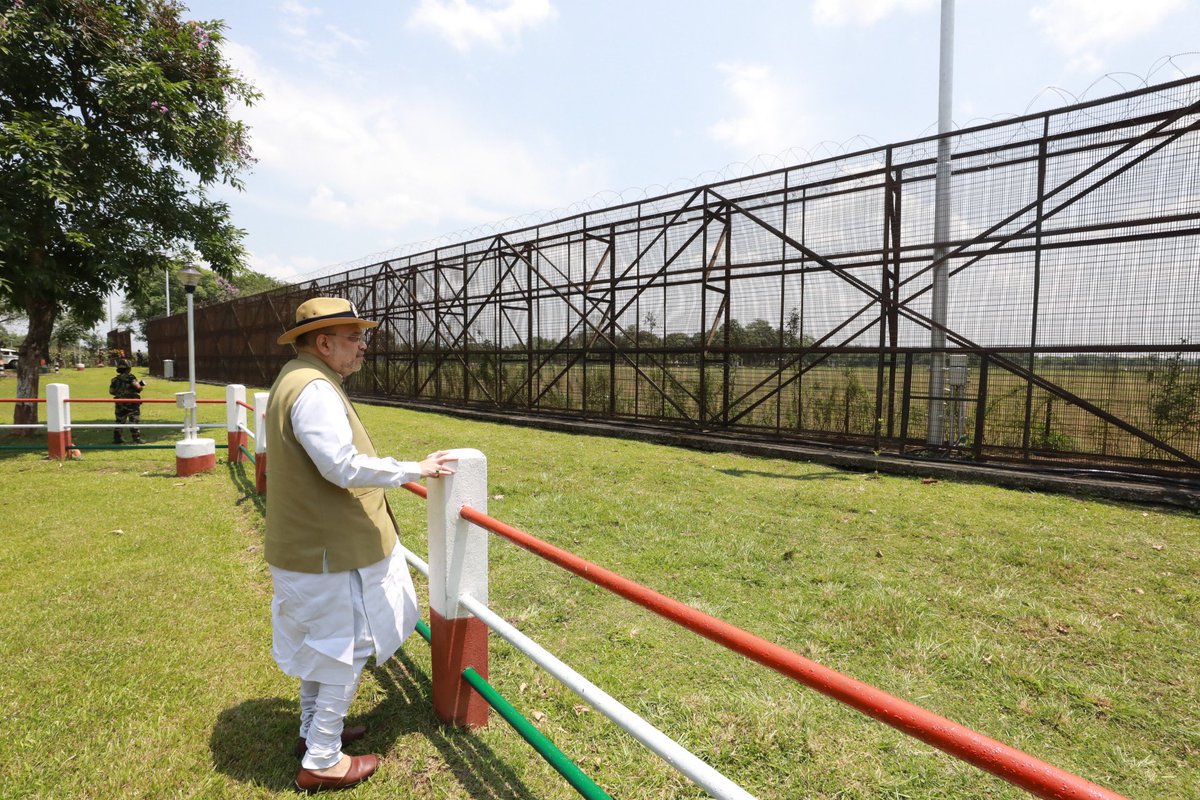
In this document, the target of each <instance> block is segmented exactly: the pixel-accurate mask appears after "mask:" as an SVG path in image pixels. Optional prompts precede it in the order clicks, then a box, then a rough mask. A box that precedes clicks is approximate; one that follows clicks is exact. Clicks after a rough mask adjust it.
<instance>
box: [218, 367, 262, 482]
mask: <svg viewBox="0 0 1200 800" xmlns="http://www.w3.org/2000/svg"><path fill="white" fill-rule="evenodd" d="M245 402H246V387H245V386H242V385H241V384H240V383H231V384H229V385H228V386H226V387H225V433H226V436H227V438H228V440H229V463H230V464H240V463H242V462H243V461H245V460H246V456H245V455H244V454H243V453H242V448H243V447H245V446H246V444H247V443H248V442H249V441H250V437H249V436H248V435H247V434H246V432H245V431H244V430H242V428H244V427H246V407H245V406H244V405H242V403H245ZM256 435H257V434H256Z"/></svg>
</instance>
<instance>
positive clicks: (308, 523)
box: [264, 297, 453, 792]
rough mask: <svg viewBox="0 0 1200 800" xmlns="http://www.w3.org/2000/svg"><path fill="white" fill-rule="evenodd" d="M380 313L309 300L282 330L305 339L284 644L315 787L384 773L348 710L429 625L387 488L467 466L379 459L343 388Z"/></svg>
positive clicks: (286, 555) (275, 556) (286, 488)
mask: <svg viewBox="0 0 1200 800" xmlns="http://www.w3.org/2000/svg"><path fill="white" fill-rule="evenodd" d="M378 324H379V323H377V322H371V321H369V320H365V319H362V318H361V317H359V316H358V311H357V310H356V309H355V308H354V306H353V305H352V304H351V303H350V302H348V301H346V300H343V299H340V298H333V297H317V298H313V299H311V300H308V301H306V302H304V303H302V304H301V305H300V307H299V308H297V309H296V321H295V324H294V325H293V326H292V327H291V328H290V329H289V330H288V331H287V332H286V333H284V334H283V335H282V336H280V337H279V340H278V341H279V344H282V345H286V344H294V345H295V348H296V351H297V355H296V358H294V359H292V360H291V361H289V362H288V363H287V364H285V365H284V367H283V369H282V370H280V372H279V376H278V377H277V378H276V379H275V385H274V386H272V387H271V396H270V402H269V405H268V407H267V441H268V442H269V443H270V453H271V459H270V466H269V468H268V469H269V472H268V481H269V484H268V491H267V534H266V545H265V548H264V550H265V556H266V559H267V563H268V564H269V565H270V568H271V577H272V581H273V583H274V598H273V600H272V602H271V623H272V639H273V644H272V648H271V653H272V655H273V656H274V658H275V660H276V662H277V663H278V664H279V666H280V668H281V669H283V671H284V672H285V673H287V674H288V675H294V676H296V677H298V678H300V739H299V740H298V741H297V743H296V755H298V756H300V757H301V758H302V759H303V760H302V761H301V768H300V771H299V772H298V773H297V774H296V788H298V789H301V790H303V791H308V792H315V791H319V790H322V789H341V788H345V787H347V786H353V785H355V784H357V783H360V782H362V781H364V780H366V779H367V778H368V777H370V776H371V774H372V773H374V772H375V769H376V768H377V766H378V758H377V757H376V756H374V755H367V756H347V755H345V754H343V753H342V749H341V748H342V744H343V743H345V742H349V741H353V740H355V739H359V738H361V737H362V736H363V735H365V734H366V728H365V727H363V726H359V727H355V728H345V727H344V722H345V717H346V713H347V711H348V710H349V708H350V702H351V701H352V700H353V699H354V693H355V691H356V689H357V687H358V679H359V676H360V675H361V673H362V669H363V666H364V665H365V663H366V660H367V657H368V656H370V655H372V654H374V656H375V660H376V662H377V663H382V662H383V661H386V660H387V659H388V658H390V657H391V656H392V654H393V653H395V652H396V650H397V649H399V647H400V644H401V643H402V642H403V641H404V639H405V638H407V637H408V635H409V634H410V633H412V631H413V628H414V627H415V625H416V622H417V618H418V612H417V599H416V593H415V592H414V591H413V585H412V579H411V577H410V576H409V573H408V565H407V564H406V563H405V561H404V557H403V555H401V550H400V548H398V547H396V544H397V529H396V521H395V518H394V517H393V516H392V512H391V509H390V508H389V507H388V505H387V500H386V498H385V496H384V491H385V490H386V489H390V488H395V487H398V486H400V485H401V484H403V483H407V482H409V481H413V480H416V479H418V478H419V477H422V476H425V477H433V478H436V477H439V476H442V475H450V474H453V470H452V469H451V468H450V467H447V466H444V464H445V462H446V461H449V460H451V459H450V457H449V456H448V455H447V453H446V452H444V451H439V452H437V453H434V454H432V455H430V456H429V457H428V458H426V459H425V460H424V461H421V462H419V463H417V462H412V461H396V460H395V459H392V458H380V457H378V456H377V455H376V453H375V448H374V446H373V445H372V444H371V439H370V437H369V436H368V435H367V432H366V430H365V429H364V428H363V425H362V422H361V421H360V420H359V418H358V414H357V413H355V410H354V406H353V405H352V404H351V403H350V399H349V398H348V397H347V396H346V393H345V391H343V389H342V379H343V378H345V377H346V376H347V375H351V374H353V373H355V372H357V371H358V370H359V369H361V368H362V363H363V355H364V353H365V352H366V349H367V340H366V336H367V335H368V334H367V331H368V330H370V329H371V328H374V327H376V326H377V325H378Z"/></svg>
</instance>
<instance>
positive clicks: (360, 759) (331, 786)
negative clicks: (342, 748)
mask: <svg viewBox="0 0 1200 800" xmlns="http://www.w3.org/2000/svg"><path fill="white" fill-rule="evenodd" d="M378 768H379V757H378V756H373V755H371V756H350V769H349V770H347V772H346V774H345V775H343V776H342V777H340V778H325V777H322V776H320V775H318V774H316V773H315V772H313V771H312V770H309V769H301V770H300V771H299V772H297V773H296V788H297V789H299V790H300V791H302V792H308V793H309V794H313V793H315V792H323V791H334V790H337V789H349V788H350V787H351V786H357V785H358V784H360V783H362V782H363V781H365V780H366V779H367V778H369V777H371V776H372V775H374V774H375V770H376V769H378Z"/></svg>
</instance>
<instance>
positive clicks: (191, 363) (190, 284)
mask: <svg viewBox="0 0 1200 800" xmlns="http://www.w3.org/2000/svg"><path fill="white" fill-rule="evenodd" d="M179 280H180V281H181V282H182V283H183V290H184V291H185V292H187V345H188V391H189V392H190V393H191V395H192V398H193V399H194V398H195V397H196V325H195V316H194V313H193V309H194V307H195V302H194V299H195V294H196V284H198V283H200V270H198V269H196V268H195V267H192V266H188V267H184V268H183V269H181V270H180V271H179ZM198 432H199V431H198V429H197V428H196V407H195V405H193V406H192V408H191V409H190V410H189V412H188V416H187V431H186V433H185V434H184V438H187V439H194V438H195V437H196V434H197V433H198Z"/></svg>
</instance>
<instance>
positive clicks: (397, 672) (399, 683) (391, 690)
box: [209, 636, 537, 800]
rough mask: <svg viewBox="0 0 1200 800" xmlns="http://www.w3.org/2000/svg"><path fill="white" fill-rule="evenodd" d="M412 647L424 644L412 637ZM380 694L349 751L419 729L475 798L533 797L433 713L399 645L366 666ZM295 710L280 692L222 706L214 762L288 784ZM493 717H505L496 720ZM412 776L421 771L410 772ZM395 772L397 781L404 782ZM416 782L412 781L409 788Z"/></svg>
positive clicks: (425, 684)
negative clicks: (361, 734)
mask: <svg viewBox="0 0 1200 800" xmlns="http://www.w3.org/2000/svg"><path fill="white" fill-rule="evenodd" d="M407 646H411V647H421V646H424V643H423V642H420V641H419V639H418V638H417V637H416V636H413V637H412V638H411V639H409V644H408V645H407ZM369 669H370V671H371V673H372V674H373V676H374V678H375V680H376V681H377V682H378V684H379V686H380V688H381V689H382V690H383V691H384V695H385V696H384V699H383V700H382V701H381V702H380V703H379V704H378V705H376V706H375V708H373V709H371V710H370V711H369V712H368V713H367V714H365V715H363V716H362V717H360V718H358V719H355V720H354V721H353V724H358V723H359V722H363V723H366V725H367V726H368V728H369V730H368V733H367V736H366V738H364V739H363V740H362V741H361V742H357V743H355V744H354V745H352V746H351V747H350V748H348V749H350V750H351V751H352V752H354V753H369V752H374V753H387V752H388V751H390V750H392V749H394V747H395V744H396V742H397V741H398V740H399V739H401V738H402V737H403V736H405V735H408V734H414V733H415V734H417V735H420V736H424V737H425V738H426V739H428V740H429V742H430V743H432V744H433V746H434V747H436V748H437V750H438V752H439V753H440V754H441V757H442V760H443V762H444V763H445V765H446V767H447V768H448V769H449V770H450V772H451V773H452V774H453V775H454V777H455V779H456V780H457V781H458V783H459V785H460V786H461V787H462V788H463V790H464V791H465V792H466V793H467V795H468V796H470V797H472V798H474V799H475V800H537V798H536V796H535V795H534V794H533V793H532V792H531V791H530V790H529V788H528V787H527V786H525V784H524V783H523V782H522V781H521V780H520V778H519V777H517V775H516V773H515V772H513V770H512V769H511V768H509V766H508V765H507V764H505V763H504V762H503V761H502V760H501V759H500V758H499V757H498V756H496V754H495V753H494V752H492V750H491V748H490V747H488V746H487V745H486V744H485V743H483V742H482V741H480V740H479V739H478V738H477V737H476V736H475V735H474V734H472V733H471V731H470V730H468V729H465V728H456V727H453V726H448V725H444V724H442V723H441V722H439V721H438V719H437V718H436V717H435V716H434V713H433V687H432V685H431V683H430V680H429V677H428V676H426V675H425V674H424V673H422V672H421V671H420V670H419V669H418V668H417V666H416V664H414V663H413V661H412V660H411V659H410V658H409V657H408V655H407V654H406V653H405V652H404V651H403V650H401V651H400V652H399V653H397V654H396V656H395V657H394V658H393V659H392V660H391V661H389V662H388V663H386V664H384V665H382V666H374V667H370V668H369ZM298 714H299V709H298V704H297V702H296V701H295V700H284V699H282V698H278V697H272V698H263V699H258V700H247V701H245V702H244V703H241V704H239V705H237V706H234V707H233V708H229V709H226V710H225V711H222V712H221V713H220V714H219V715H218V717H217V722H216V725H215V726H214V727H213V732H212V736H211V738H210V740H209V747H210V749H211V751H212V758H213V766H214V767H215V768H216V769H217V770H218V771H219V772H222V773H224V774H225V775H228V776H229V777H231V778H233V779H234V780H237V781H240V782H243V783H249V784H253V785H255V786H261V787H263V788H265V789H271V790H276V791H282V790H286V789H288V788H290V787H292V785H293V781H294V780H295V776H296V770H297V769H298V768H299V766H298V764H299V762H297V761H296V759H295V757H294V756H293V755H292V747H293V745H294V744H295V742H296V739H295V736H296V726H297V725H298V724H299V717H298ZM498 724H503V722H502V721H500V722H499V723H498ZM412 778H413V781H414V782H418V781H419V780H420V778H419V776H416V775H414V776H412ZM405 779H406V778H405V776H403V775H401V776H398V777H397V778H396V780H400V781H403V780H405ZM414 788H415V787H414Z"/></svg>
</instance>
